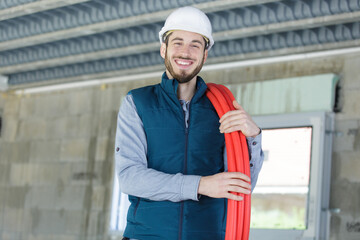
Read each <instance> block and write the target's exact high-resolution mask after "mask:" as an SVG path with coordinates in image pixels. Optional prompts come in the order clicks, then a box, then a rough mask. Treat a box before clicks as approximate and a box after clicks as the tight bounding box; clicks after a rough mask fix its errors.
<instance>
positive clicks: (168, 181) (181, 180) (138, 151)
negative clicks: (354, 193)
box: [115, 94, 264, 202]
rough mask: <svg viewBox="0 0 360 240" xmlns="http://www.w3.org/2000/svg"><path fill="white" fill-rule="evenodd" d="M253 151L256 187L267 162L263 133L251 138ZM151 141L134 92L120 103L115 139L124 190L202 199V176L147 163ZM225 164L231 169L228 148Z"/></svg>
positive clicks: (142, 194)
mask: <svg viewBox="0 0 360 240" xmlns="http://www.w3.org/2000/svg"><path fill="white" fill-rule="evenodd" d="M180 102H181V104H182V107H183V110H184V113H185V121H186V122H185V124H186V125H187V121H188V119H189V102H185V101H182V100H180ZM247 143H248V148H249V154H250V163H249V164H250V172H251V185H252V189H254V187H255V184H256V181H257V178H258V174H259V172H260V169H261V166H262V163H263V159H264V156H263V152H262V149H261V134H259V135H258V136H256V137H255V138H251V137H248V138H247ZM146 154H147V142H146V136H145V131H144V128H143V123H142V121H141V119H140V117H139V115H138V113H137V110H136V106H135V104H134V101H133V97H132V95H131V94H128V95H127V96H126V97H125V99H124V100H123V103H122V105H121V107H120V110H119V114H118V120H117V131H116V139H115V162H116V173H117V175H118V179H119V186H120V190H121V191H122V192H123V193H126V194H129V195H133V196H137V197H142V198H147V199H150V200H154V201H163V200H169V201H173V202H178V201H182V200H194V201H198V187H199V182H200V178H201V176H197V175H183V174H181V173H178V174H167V173H163V172H160V171H157V170H154V169H151V168H148V167H147V158H146ZM224 164H225V170H227V157H226V149H225V150H224Z"/></svg>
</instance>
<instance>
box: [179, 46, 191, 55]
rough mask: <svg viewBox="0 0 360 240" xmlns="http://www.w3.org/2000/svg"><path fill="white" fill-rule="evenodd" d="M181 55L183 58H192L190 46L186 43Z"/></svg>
mask: <svg viewBox="0 0 360 240" xmlns="http://www.w3.org/2000/svg"><path fill="white" fill-rule="evenodd" d="M180 56H181V57H183V58H190V56H191V50H190V47H189V46H187V45H184V46H183V47H182V48H181V50H180Z"/></svg>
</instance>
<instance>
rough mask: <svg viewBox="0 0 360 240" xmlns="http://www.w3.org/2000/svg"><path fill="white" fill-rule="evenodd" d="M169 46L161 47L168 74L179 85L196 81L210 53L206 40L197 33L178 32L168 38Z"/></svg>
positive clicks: (163, 45)
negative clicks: (206, 48)
mask: <svg viewBox="0 0 360 240" xmlns="http://www.w3.org/2000/svg"><path fill="white" fill-rule="evenodd" d="M168 38H169V39H168V42H167V45H166V44H165V43H163V44H162V45H161V49H160V53H161V56H162V57H163V58H164V59H165V66H166V74H167V75H168V77H169V78H175V79H176V80H178V82H179V83H186V82H189V81H190V80H192V79H194V78H195V77H196V76H197V74H198V73H199V72H200V70H201V68H202V66H203V64H204V62H205V60H206V58H207V54H208V51H207V50H204V49H205V40H204V38H203V37H202V36H201V35H200V34H197V33H193V32H188V31H182V30H176V31H174V32H172V33H171V34H170V36H168Z"/></svg>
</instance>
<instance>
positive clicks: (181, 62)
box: [177, 61, 190, 66]
mask: <svg viewBox="0 0 360 240" xmlns="http://www.w3.org/2000/svg"><path fill="white" fill-rule="evenodd" d="M177 63H178V64H180V65H186V66H187V65H190V63H189V62H183V61H177Z"/></svg>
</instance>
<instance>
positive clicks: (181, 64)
mask: <svg viewBox="0 0 360 240" xmlns="http://www.w3.org/2000/svg"><path fill="white" fill-rule="evenodd" d="M175 63H176V64H177V65H178V66H179V67H181V68H187V67H189V66H190V65H192V64H193V61H192V60H188V59H176V60H175Z"/></svg>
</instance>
